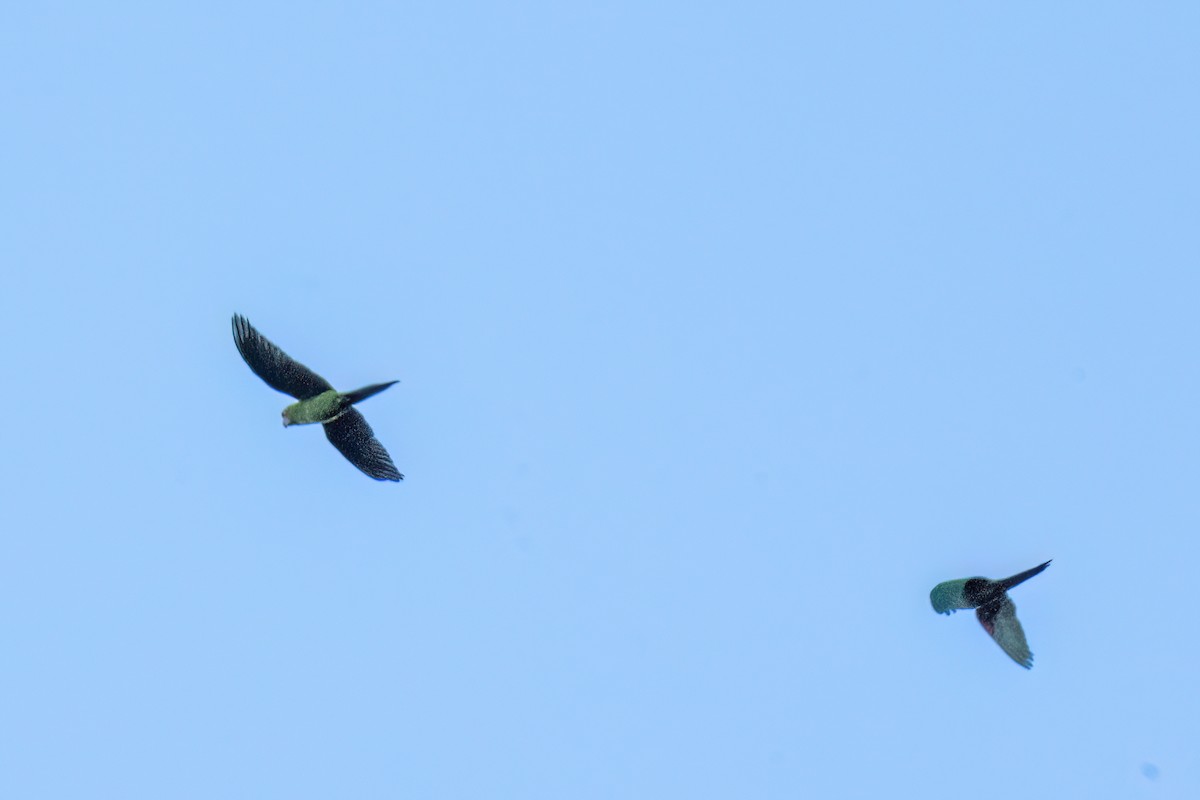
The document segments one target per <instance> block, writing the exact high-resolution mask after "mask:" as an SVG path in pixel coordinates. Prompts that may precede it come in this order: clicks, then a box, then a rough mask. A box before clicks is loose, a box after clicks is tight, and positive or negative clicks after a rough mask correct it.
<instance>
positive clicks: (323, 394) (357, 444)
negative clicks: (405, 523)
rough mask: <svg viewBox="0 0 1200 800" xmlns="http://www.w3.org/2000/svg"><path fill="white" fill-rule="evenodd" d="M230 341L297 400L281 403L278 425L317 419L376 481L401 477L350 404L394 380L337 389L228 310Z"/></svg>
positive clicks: (257, 370)
mask: <svg viewBox="0 0 1200 800" xmlns="http://www.w3.org/2000/svg"><path fill="white" fill-rule="evenodd" d="M233 341H234V343H235V344H237V349H238V352H239V353H241V354H242V358H243V359H244V360H245V362H246V364H247V365H249V367H250V369H251V370H253V371H254V374H255V375H257V376H258V377H260V378H262V379H263V380H264V381H265V382H266V384H267V385H268V386H270V387H271V388H272V389H275V390H276V391H280V392H283V393H284V394H290V395H291V396H292V397H294V398H296V400H297V401H298V402H295V403H292V404H291V405H290V406H288V407H287V408H285V409H283V426H284V427H285V428H286V427H288V426H289V425H309V424H313V423H317V422H319V423H321V425H322V426H323V427H324V428H325V436H326V438H328V439H329V441H330V442H331V443H332V444H333V446H334V447H336V448H337V449H338V450H339V451H341V453H342V455H344V456H345V457H346V459H347V460H348V461H349V462H350V463H351V464H353V465H354V466H356V467H358V468H359V469H360V470H362V471H363V472H364V473H366V474H367V475H369V476H370V477H372V478H374V479H375V480H378V481H398V480H401V479H403V478H404V476H403V475H401V474H400V471H399V470H397V469H396V465H395V464H393V463H392V457H391V456H389V455H388V452H387V450H385V449H384V447H383V445H382V444H380V443H379V440H378V439H376V438H375V433H374V431H372V430H371V426H370V425H368V424H367V420H366V418H365V417H363V415H362V414H361V413H359V411H358V409H356V408H354V404H355V403H358V402H360V401H362V400H366V399H367V398H368V397H370V396H372V395H375V394H379V393H380V392H382V391H383V390H384V389H386V388H388V387H389V386H391V385H392V384H394V383H396V381H388V382H387V383H373V384H371V385H370V386H364V387H363V388H361V389H355V390H354V391H352V392H339V391H337V390H336V389H334V388H333V386H331V385H330V384H329V381H327V380H325V379H324V378H322V377H321V376H320V375H318V374H317V373H315V372H313V371H312V370H311V369H309V368H308V367H306V366H304V365H303V364H301V363H300V362H299V361H297V360H295V359H294V358H292V357H291V356H289V355H288V354H287V353H285V352H283V350H281V349H280V348H279V347H278V346H276V345H275V344H274V343H272V342H271V340H269V339H268V338H267V337H265V336H263V335H262V334H261V333H259V332H258V331H257V330H255V328H254V326H253V325H251V324H250V320H248V319H246V318H245V317H243V316H242V315H241V314H234V315H233Z"/></svg>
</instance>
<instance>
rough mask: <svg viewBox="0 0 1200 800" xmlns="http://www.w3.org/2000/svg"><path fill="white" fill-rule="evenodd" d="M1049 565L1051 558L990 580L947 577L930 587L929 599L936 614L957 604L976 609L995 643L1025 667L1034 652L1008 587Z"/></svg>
mask: <svg viewBox="0 0 1200 800" xmlns="http://www.w3.org/2000/svg"><path fill="white" fill-rule="evenodd" d="M1048 566H1050V562H1049V561H1047V562H1046V563H1045V564H1042V565H1040V566H1037V567H1034V568H1033V569H1027V570H1025V571H1024V572H1020V573H1017V574H1016V575H1013V576H1012V577H1011V578H1005V579H1004V580H1001V581H992V580H988V579H987V578H962V579H960V580H957V581H946V582H945V583H939V584H938V585H937V586H935V587H933V591H932V592H930V593H929V602H931V603H932V604H933V610H934V611H936V612H938V613H939V614H949V613H950V612H952V611H957V610H958V609H960V608H973V609H975V616H976V617H978V618H979V624H981V625H983V629H984V630H985V631H987V632H988V634H989V635H990V636H991V637H992V638H993V639H995V640H996V644H998V645H1000V647H1001V648H1002V649H1003V650H1004V652H1006V653H1008V654H1009V656H1011V657H1012V660H1013V661H1015V662H1017V663H1018V664H1020V665H1021V666H1022V667H1024V668H1025V669H1029V668H1030V667H1032V666H1033V653H1031V652H1029V644H1028V643H1026V641H1025V631H1024V630H1022V629H1021V623H1020V622H1019V621H1018V620H1017V607H1016V605H1015V604H1014V603H1013V601H1012V600H1010V599H1009V598H1008V590H1009V589H1011V588H1013V587H1014V586H1016V585H1017V584H1018V583H1023V582H1024V581H1027V580H1029V579H1030V578H1032V577H1033V576H1034V575H1037V574H1038V573H1039V572H1041V571H1042V570H1044V569H1045V568H1046V567H1048Z"/></svg>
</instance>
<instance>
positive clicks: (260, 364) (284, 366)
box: [233, 314, 333, 400]
mask: <svg viewBox="0 0 1200 800" xmlns="http://www.w3.org/2000/svg"><path fill="white" fill-rule="evenodd" d="M233 341H234V342H235V343H236V344H237V349H238V352H239V353H241V354H242V358H243V359H244V360H245V362H246V364H247V365H249V367H250V369H252V370H254V374H255V375H257V376H258V377H260V378H262V379H263V380H264V381H266V383H267V385H268V386H270V387H271V388H272V389H275V390H276V391H280V392H283V393H284V394H290V395H291V396H292V397H294V398H296V399H297V400H307V399H308V398H310V397H316V396H317V395H319V394H320V393H321V392H328V391H329V390H330V389H332V388H333V387H332V386H330V385H329V381H327V380H325V379H324V378H322V377H321V376H320V375H318V374H317V373H315V372H313V371H312V370H311V369H309V368H308V367H306V366H304V365H303V364H301V363H300V362H299V361H297V360H296V359H294V358H292V357H291V356H289V355H288V354H287V353H285V352H283V350H281V349H279V347H278V346H276V345H275V344H274V343H273V342H272V341H271V340H270V339H268V338H267V337H265V336H263V335H262V334H261V333H259V332H258V331H257V330H255V328H254V326H253V325H251V324H250V320H248V319H246V318H245V317H243V316H242V315H241V314H234V315H233Z"/></svg>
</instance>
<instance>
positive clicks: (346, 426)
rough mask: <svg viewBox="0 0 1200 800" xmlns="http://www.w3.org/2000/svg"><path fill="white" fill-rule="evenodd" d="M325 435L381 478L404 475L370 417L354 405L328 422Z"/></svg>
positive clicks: (345, 453) (357, 464)
mask: <svg viewBox="0 0 1200 800" xmlns="http://www.w3.org/2000/svg"><path fill="white" fill-rule="evenodd" d="M324 427H325V436H326V437H328V439H329V441H330V442H332V443H333V446H334V447H336V448H337V449H338V450H340V451H341V453H342V455H344V456H345V457H346V458H347V459H348V460H349V461H350V463H351V464H353V465H354V466H356V467H358V468H359V469H361V470H362V471H363V472H365V473H366V474H367V475H369V476H371V477H372V478H374V479H375V480H377V481H398V480H402V479H403V478H404V476H403V475H401V474H400V470H398V469H396V465H395V464H393V463H392V457H391V456H389V455H388V451H387V450H385V449H383V445H382V444H380V443H379V440H378V439H376V438H375V432H374V431H372V430H371V426H370V425H368V424H367V420H366V417H364V416H363V415H362V414H361V413H359V411H358V409H356V408H350V409H347V410H346V411H344V412H343V413H342V414H341V415H340V416H338V417H337V418H335V419H332V420H330V421H329V422H326V423H325V425H324Z"/></svg>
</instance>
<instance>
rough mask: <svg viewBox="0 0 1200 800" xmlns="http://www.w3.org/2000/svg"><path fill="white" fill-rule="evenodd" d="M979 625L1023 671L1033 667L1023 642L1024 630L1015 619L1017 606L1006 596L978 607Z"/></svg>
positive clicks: (1027, 648)
mask: <svg viewBox="0 0 1200 800" xmlns="http://www.w3.org/2000/svg"><path fill="white" fill-rule="evenodd" d="M975 616H976V617H978V618H979V624H980V625H982V626H983V629H984V630H985V631H987V632H988V634H989V635H990V636H991V637H992V638H993V639H995V640H996V644H998V645H1000V647H1001V648H1002V649H1003V650H1004V652H1006V653H1008V655H1009V656H1010V657H1011V658H1012V660H1013V661H1015V662H1017V663H1018V664H1020V665H1021V666H1022V667H1024V668H1025V669H1029V668H1030V667H1032V666H1033V653H1031V652H1029V643H1028V642H1026V641H1025V630H1024V629H1023V628H1022V627H1021V622H1020V620H1018V619H1017V606H1016V604H1015V603H1013V601H1012V600H1011V599H1010V598H1009V596H1008V595H1007V594H1005V595H1002V596H1001V597H1000V598H999V599H996V600H993V601H992V602H990V603H988V604H986V605H982V606H980V607H979V608H978V609H977V610H976V611H975Z"/></svg>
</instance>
